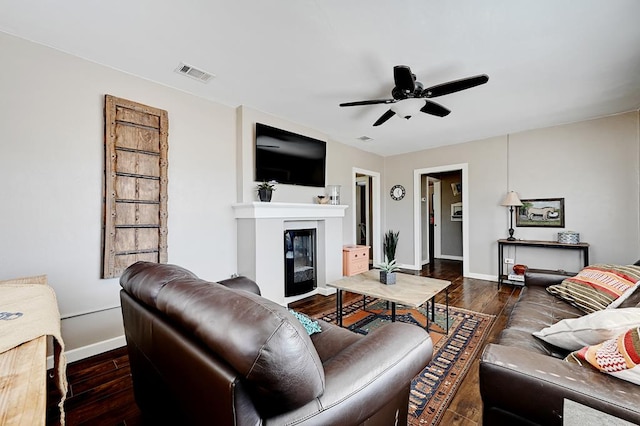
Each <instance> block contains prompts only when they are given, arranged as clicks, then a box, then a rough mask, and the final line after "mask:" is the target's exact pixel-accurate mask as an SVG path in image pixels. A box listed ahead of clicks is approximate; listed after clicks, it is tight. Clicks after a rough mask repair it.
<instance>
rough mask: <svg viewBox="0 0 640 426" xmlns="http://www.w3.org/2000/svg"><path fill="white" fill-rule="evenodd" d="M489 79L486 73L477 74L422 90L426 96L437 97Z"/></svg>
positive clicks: (423, 95) (483, 82)
mask: <svg viewBox="0 0 640 426" xmlns="http://www.w3.org/2000/svg"><path fill="white" fill-rule="evenodd" d="M487 81H489V76H487V75H486V74H481V75H476V76H474V77H468V78H461V79H460V80H454V81H450V82H448V83H442V84H438V85H435V86H431V87H427V88H426V89H424V90H423V91H422V97H424V98H437V97H438V96H442V95H448V94H449V93H455V92H459V91H461V90H465V89H470V88H472V87H475V86H479V85H481V84H485V83H486V82H487Z"/></svg>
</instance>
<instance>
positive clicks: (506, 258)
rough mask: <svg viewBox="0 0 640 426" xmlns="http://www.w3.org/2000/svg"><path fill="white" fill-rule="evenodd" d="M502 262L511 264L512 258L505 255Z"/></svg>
mask: <svg viewBox="0 0 640 426" xmlns="http://www.w3.org/2000/svg"><path fill="white" fill-rule="evenodd" d="M504 263H507V264H509V265H513V263H514V260H513V259H510V258H508V257H505V258H504Z"/></svg>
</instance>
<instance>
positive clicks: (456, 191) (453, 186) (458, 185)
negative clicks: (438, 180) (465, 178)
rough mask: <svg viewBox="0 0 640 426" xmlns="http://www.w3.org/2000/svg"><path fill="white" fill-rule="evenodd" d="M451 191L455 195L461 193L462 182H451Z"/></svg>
mask: <svg viewBox="0 0 640 426" xmlns="http://www.w3.org/2000/svg"><path fill="white" fill-rule="evenodd" d="M451 192H453V196H454V197H457V196H458V195H460V194H461V193H462V183H460V182H458V183H452V184H451Z"/></svg>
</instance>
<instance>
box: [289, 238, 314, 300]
mask: <svg viewBox="0 0 640 426" xmlns="http://www.w3.org/2000/svg"><path fill="white" fill-rule="evenodd" d="M284 277H285V284H284V286H285V289H284V294H285V297H290V296H298V295H300V294H305V293H308V292H310V291H312V290H314V289H315V288H316V281H317V272H316V230H315V229H289V230H286V231H284Z"/></svg>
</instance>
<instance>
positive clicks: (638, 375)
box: [564, 327, 640, 385]
mask: <svg viewBox="0 0 640 426" xmlns="http://www.w3.org/2000/svg"><path fill="white" fill-rule="evenodd" d="M564 360H565V361H567V362H572V363H574V364H578V365H581V366H587V367H593V368H596V369H598V370H599V371H602V372H603V373H607V374H611V375H612V376H615V377H618V378H619V379H622V380H626V381H629V382H631V383H635V384H636V385H640V366H639V365H638V364H640V328H639V327H635V328H632V329H630V330H627V331H626V332H624V333H622V334H620V335H619V336H618V337H615V338H613V339H609V340H605V341H604V342H602V343H600V344H598V345H595V346H585V347H584V348H582V349H580V350H579V351H575V352H571V353H570V354H569V355H567V357H566V358H565V359H564Z"/></svg>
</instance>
